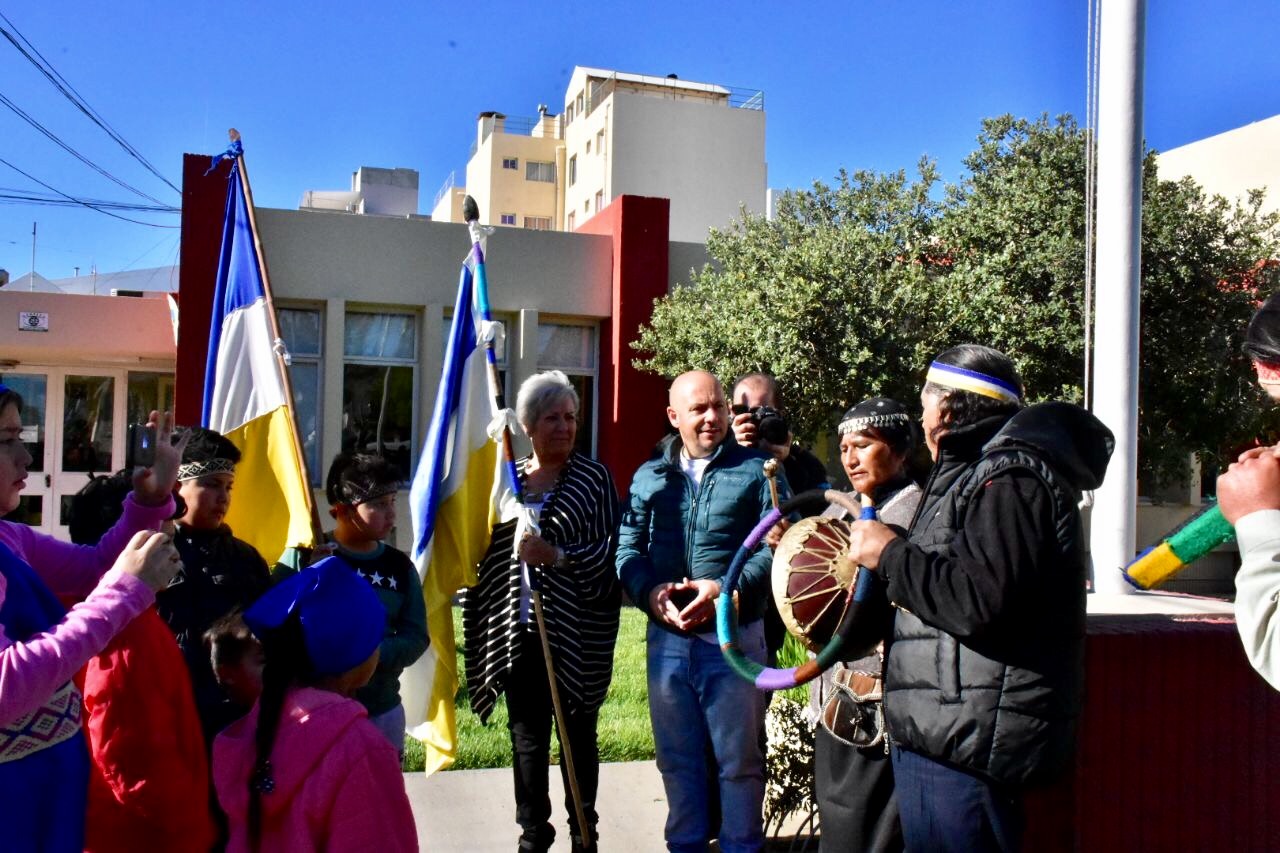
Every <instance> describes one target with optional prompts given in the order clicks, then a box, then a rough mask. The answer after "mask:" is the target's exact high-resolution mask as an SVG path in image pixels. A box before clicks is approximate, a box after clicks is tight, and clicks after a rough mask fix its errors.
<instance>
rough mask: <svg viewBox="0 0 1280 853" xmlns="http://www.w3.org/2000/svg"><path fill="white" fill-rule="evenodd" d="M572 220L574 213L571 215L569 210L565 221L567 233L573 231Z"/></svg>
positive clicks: (571, 212)
mask: <svg viewBox="0 0 1280 853" xmlns="http://www.w3.org/2000/svg"><path fill="white" fill-rule="evenodd" d="M573 220H574V213H573V211H572V210H571V211H569V216H568V218H567V220H566V221H565V229H566V230H568V231H572V230H573Z"/></svg>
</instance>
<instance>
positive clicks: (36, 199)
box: [0, 188, 182, 213]
mask: <svg viewBox="0 0 1280 853" xmlns="http://www.w3.org/2000/svg"><path fill="white" fill-rule="evenodd" d="M81 202H85V203H88V204H91V205H93V206H94V207H96V208H102V209H104V210H124V211H131V212H134V213H181V212H182V210H181V208H177V207H172V206H170V205H163V204H133V203H131V202H119V201H105V200H102V199H96V198H86V199H77V200H75V201H68V200H67V199H65V198H57V197H55V196H52V195H46V194H42V193H30V192H25V191H23V190H15V189H8V188H0V203H3V204H43V205H49V206H52V207H78V206H80V203H81Z"/></svg>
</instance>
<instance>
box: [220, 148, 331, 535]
mask: <svg viewBox="0 0 1280 853" xmlns="http://www.w3.org/2000/svg"><path fill="white" fill-rule="evenodd" d="M228 133H229V134H230V136H231V141H232V142H238V141H239V140H240V132H239V131H238V130H236V129H235V128H234V127H233V128H231V130H229V131H228ZM236 159H237V161H238V162H237V163H235V164H234V165H235V168H236V171H237V173H238V174H239V175H240V189H241V191H243V192H244V203H245V209H246V210H248V212H249V231H250V233H252V234H253V250H254V252H255V254H256V255H257V257H258V271H259V272H261V273H262V294H263V297H264V298H265V300H266V303H267V316H268V317H270V318H271V341H272V343H271V351H272V353H274V354H275V357H276V366H277V367H278V368H279V369H280V377H281V380H282V381H283V383H284V403H285V406H286V407H287V409H288V412H289V434H290V438H291V439H292V442H291V443H292V444H293V455H294V458H295V459H296V460H297V463H298V470H299V471H301V472H302V486H303V489H302V495H303V498H304V500H305V501H306V503H307V511H308V512H310V513H311V535H312V536H313V537H314V542H313V547H314V546H318V545H322V544H324V526H323V525H322V524H321V522H320V510H319V509H318V508H317V507H316V501H315V496H314V495H313V494H312V493H311V473H310V471H308V470H307V455H306V453H304V452H303V450H302V432H301V430H299V429H298V413H297V411H296V410H295V409H294V407H293V380H292V379H291V378H290V377H289V365H288V363H287V362H286V361H285V352H284V349H283V345H282V344H281V345H277V343H276V342H277V341H283V340H284V339H283V338H282V337H281V335H280V321H279V320H278V319H276V304H275V299H274V297H272V295H271V278H270V276H269V275H268V274H267V258H266V255H264V254H263V252H262V240H261V238H260V237H259V236H258V215H257V213H256V212H255V211H254V208H253V190H251V189H250V188H249V170H248V168H247V167H246V166H245V162H244V151H243V149H242V150H241V152H240V155H239V157H237V158H236ZM286 544H289V545H293V544H296V543H286Z"/></svg>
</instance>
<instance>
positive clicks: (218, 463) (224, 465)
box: [178, 456, 236, 481]
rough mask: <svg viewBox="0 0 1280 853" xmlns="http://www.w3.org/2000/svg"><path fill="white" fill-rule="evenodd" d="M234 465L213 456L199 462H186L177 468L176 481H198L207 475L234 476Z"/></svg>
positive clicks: (228, 460)
mask: <svg viewBox="0 0 1280 853" xmlns="http://www.w3.org/2000/svg"><path fill="white" fill-rule="evenodd" d="M235 472H236V463H234V462H232V461H231V460H230V459H222V458H221V457H217V456H215V457H214V458H213V459H205V460H203V461H200V462H187V463H184V464H182V465H179V466H178V480H179V481H182V480H198V479H200V478H201V477H204V476H207V475H209V474H234V473H235Z"/></svg>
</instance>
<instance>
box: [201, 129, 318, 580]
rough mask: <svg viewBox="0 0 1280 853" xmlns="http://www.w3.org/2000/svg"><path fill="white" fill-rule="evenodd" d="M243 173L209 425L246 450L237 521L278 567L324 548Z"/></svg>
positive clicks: (214, 337)
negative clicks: (293, 554) (289, 550)
mask: <svg viewBox="0 0 1280 853" xmlns="http://www.w3.org/2000/svg"><path fill="white" fill-rule="evenodd" d="M239 145H240V143H239V142H238V141H237V142H235V143H234V144H233V145H232V151H229V152H228V153H229V154H231V153H232V152H234V155H238V154H239ZM234 155H233V156H234ZM241 167H242V165H241V163H240V161H239V159H238V157H237V159H236V162H235V164H234V165H233V166H232V169H231V174H230V177H229V179H228V187H227V210H226V219H225V222H224V224H223V231H222V251H221V253H220V255H219V259H218V274H217V282H216V285H215V288H214V294H213V319H212V321H211V323H210V328H209V354H208V358H207V360H206V362H205V379H204V405H203V408H202V417H201V423H202V424H203V425H204V426H206V427H208V428H209V429H213V430H217V431H218V432H220V433H222V434H223V435H225V436H226V437H227V438H229V439H231V441H232V443H234V444H235V446H236V447H237V448H239V449H240V453H241V458H240V463H239V464H238V465H237V466H236V482H235V491H236V495H237V497H236V499H235V500H233V501H232V502H231V510H230V511H229V512H228V513H227V519H226V520H227V524H228V525H230V527H231V529H232V530H233V531H234V532H235V535H236V536H238V537H239V538H241V539H243V540H245V541H246V542H248V543H249V544H250V545H252V546H253V547H255V548H257V549H258V553H259V554H261V555H262V556H263V558H264V559H266V560H267V561H268V562H273V561H275V560H276V559H278V558H279V557H280V555H281V553H283V551H284V549H285V548H286V547H289V546H297V545H303V546H311V545H313V544H314V534H313V532H312V524H311V519H312V511H311V491H310V487H309V485H308V484H307V478H306V475H305V469H304V467H303V463H302V460H301V457H300V454H299V444H298V442H297V434H296V432H295V426H294V419H293V411H292V401H291V400H290V399H289V395H288V393H287V392H286V390H285V389H286V384H285V376H284V373H283V371H284V366H283V365H282V364H281V363H280V360H279V359H278V358H277V356H276V352H275V347H276V345H277V343H278V342H277V336H276V332H275V328H276V325H275V318H274V316H273V314H272V311H273V308H272V306H271V301H270V299H269V297H268V288H267V283H266V277H265V276H264V275H263V271H262V268H261V266H260V265H259V263H258V255H257V251H256V249H255V240H254V233H253V223H252V220H251V219H250V216H249V207H248V204H247V202H246V199H245V191H244V188H243V187H242V186H241V175H240V173H239V172H240V169H241ZM280 346H283V344H280Z"/></svg>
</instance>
